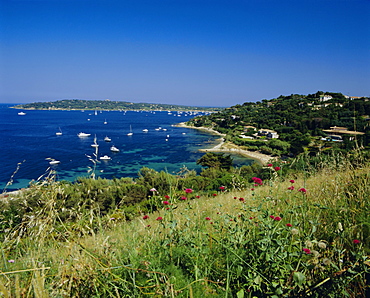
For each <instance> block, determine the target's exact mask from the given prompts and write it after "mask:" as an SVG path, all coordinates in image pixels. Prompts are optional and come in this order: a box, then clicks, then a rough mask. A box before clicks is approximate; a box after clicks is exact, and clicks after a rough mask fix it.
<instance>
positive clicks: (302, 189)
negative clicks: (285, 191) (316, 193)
mask: <svg viewBox="0 0 370 298" xmlns="http://www.w3.org/2000/svg"><path fill="white" fill-rule="evenodd" d="M298 191H300V192H302V193H306V192H307V190H306V189H305V188H303V187H302V188H300V189H298Z"/></svg>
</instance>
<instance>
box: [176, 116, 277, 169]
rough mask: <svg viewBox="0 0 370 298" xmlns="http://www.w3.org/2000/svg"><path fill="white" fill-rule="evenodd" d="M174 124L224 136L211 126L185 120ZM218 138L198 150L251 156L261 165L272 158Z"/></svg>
mask: <svg viewBox="0 0 370 298" xmlns="http://www.w3.org/2000/svg"><path fill="white" fill-rule="evenodd" d="M176 126H177V127H185V128H192V129H197V130H202V131H206V132H208V133H211V134H215V135H219V136H226V135H225V134H223V133H220V132H218V131H215V130H213V129H211V128H208V127H203V126H201V127H196V126H189V125H186V124H185V122H181V123H178V124H176ZM219 140H220V141H219V143H218V144H216V145H215V146H214V147H212V148H208V149H199V151H202V152H225V153H237V154H240V155H243V156H245V157H248V158H251V159H253V160H255V161H257V162H259V163H260V164H262V165H266V164H267V163H268V162H269V161H271V160H272V159H274V158H273V157H272V156H270V155H267V154H263V153H260V152H256V151H249V150H245V149H241V148H240V147H239V146H237V145H235V144H232V143H229V142H225V141H224V139H223V138H220V139H219Z"/></svg>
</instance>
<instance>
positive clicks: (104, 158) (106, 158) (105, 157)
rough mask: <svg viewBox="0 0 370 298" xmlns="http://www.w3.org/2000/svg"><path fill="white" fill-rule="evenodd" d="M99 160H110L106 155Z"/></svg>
mask: <svg viewBox="0 0 370 298" xmlns="http://www.w3.org/2000/svg"><path fill="white" fill-rule="evenodd" d="M100 159H101V160H111V158H110V157H109V156H108V155H104V156H101V157H100Z"/></svg>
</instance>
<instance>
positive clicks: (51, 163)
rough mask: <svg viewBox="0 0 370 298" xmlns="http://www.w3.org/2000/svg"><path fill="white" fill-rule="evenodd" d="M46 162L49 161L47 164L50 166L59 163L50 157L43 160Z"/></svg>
mask: <svg viewBox="0 0 370 298" xmlns="http://www.w3.org/2000/svg"><path fill="white" fill-rule="evenodd" d="M45 159H46V160H50V161H49V164H50V165H57V164H59V163H60V161H59V160H56V159H54V158H50V157H48V158H45Z"/></svg>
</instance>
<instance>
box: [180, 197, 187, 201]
mask: <svg viewBox="0 0 370 298" xmlns="http://www.w3.org/2000/svg"><path fill="white" fill-rule="evenodd" d="M187 199H188V198H187V197H181V198H180V200H182V201H186V200H187Z"/></svg>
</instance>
